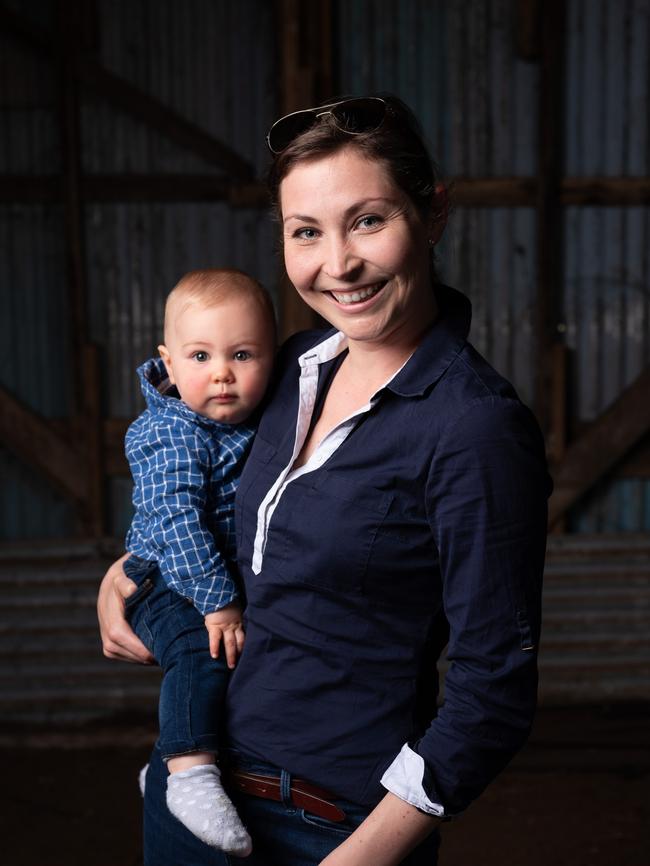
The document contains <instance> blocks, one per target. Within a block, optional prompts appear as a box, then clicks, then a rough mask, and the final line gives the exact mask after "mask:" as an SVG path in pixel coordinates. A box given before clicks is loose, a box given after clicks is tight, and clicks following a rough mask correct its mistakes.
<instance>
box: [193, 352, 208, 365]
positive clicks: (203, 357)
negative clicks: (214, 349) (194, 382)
mask: <svg viewBox="0 0 650 866" xmlns="http://www.w3.org/2000/svg"><path fill="white" fill-rule="evenodd" d="M192 357H193V358H194V360H195V361H198V362H199V364H204V363H205V362H206V361H207V360H208V357H209V356H208V353H207V352H195V353H194V354H193V355H192Z"/></svg>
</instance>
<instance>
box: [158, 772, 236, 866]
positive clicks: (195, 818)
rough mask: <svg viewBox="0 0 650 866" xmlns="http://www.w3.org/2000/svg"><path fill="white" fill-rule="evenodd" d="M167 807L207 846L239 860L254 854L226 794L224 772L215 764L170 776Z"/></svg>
mask: <svg viewBox="0 0 650 866" xmlns="http://www.w3.org/2000/svg"><path fill="white" fill-rule="evenodd" d="M167 807H168V808H169V811H170V812H171V813H172V815H174V817H176V818H178V820H179V821H180V822H181V824H184V825H185V826H186V827H187V829H188V830H189V831H190V832H191V833H194V835H195V836H197V837H198V838H199V839H200V840H201V841H202V842H205V843H206V844H207V845H212V846H213V847H214V848H219V849H220V850H221V851H225V853H226V854H234V855H235V856H238V857H246V856H248V854H250V852H251V851H252V848H253V845H252V842H251V837H250V836H249V835H248V833H247V832H246V828H245V827H244V825H243V824H242V822H241V821H240V820H239V815H238V814H237V811H236V809H235V807H234V806H233V804H232V803H231V802H230V799H229V797H228V795H227V794H226V792H225V791H224V789H223V786H222V785H221V773H220V772H219V769H218V767H216V766H215V765H214V764H201V765H200V766H198V767H191V768H190V769H189V770H183V771H182V772H180V773H170V775H169V778H168V779H167Z"/></svg>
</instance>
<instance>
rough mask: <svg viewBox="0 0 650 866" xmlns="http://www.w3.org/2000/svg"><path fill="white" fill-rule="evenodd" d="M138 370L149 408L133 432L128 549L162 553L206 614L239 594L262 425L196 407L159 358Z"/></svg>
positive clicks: (159, 557) (151, 556)
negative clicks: (254, 454)
mask: <svg viewBox="0 0 650 866" xmlns="http://www.w3.org/2000/svg"><path fill="white" fill-rule="evenodd" d="M138 375H139V377H140V382H141V386H142V393H143V394H144V397H145V400H146V402H147V409H146V410H145V411H144V412H143V413H142V414H141V415H140V416H139V417H138V418H137V419H136V420H135V421H134V422H133V424H131V426H130V427H129V429H128V431H127V434H126V456H127V458H128V461H129V465H130V467H131V473H132V475H133V481H134V488H133V505H134V506H135V516H134V518H133V521H132V523H131V527H130V529H129V532H128V534H127V537H126V548H127V550H128V551H129V553H131V554H134V555H135V556H139V557H141V558H142V559H146V560H150V561H151V560H155V561H156V562H157V563H158V567H159V568H160V571H161V574H162V576H163V578H164V580H165V582H166V583H167V585H168V586H169V588H170V589H172V590H173V591H174V592H177V593H178V594H179V595H182V596H183V597H184V598H187V599H188V600H189V601H191V602H192V603H193V604H194V606H195V607H196V609H197V610H198V611H199V612H200V613H201V614H203V615H204V616H205V614H208V613H212V612H213V611H215V610H218V609H219V608H222V607H224V606H225V605H227V604H230V602H232V601H234V600H235V599H236V598H237V587H236V585H235V582H234V580H233V578H232V576H231V574H230V568H229V564H230V563H233V562H234V559H235V530H234V499H235V491H236V489H237V484H238V483H239V476H240V475H241V471H242V468H243V464H244V460H245V458H246V456H247V454H248V451H249V449H250V445H251V442H252V440H253V436H254V434H255V431H254V429H253V428H252V427H250V426H248V425H246V424H237V425H231V424H220V423H218V422H217V421H212V420H210V419H209V418H205V417H204V416H202V415H199V414H197V413H196V412H193V411H192V410H191V409H190V408H188V407H187V406H186V405H185V403H183V402H182V400H180V399H179V398H178V396H174V395H177V393H178V392H177V391H176V389H175V388H174V386H173V385H171V383H170V382H169V379H168V378H167V373H166V370H165V366H164V364H163V362H162V361H161V360H160V359H159V358H152V359H151V360H149V361H147V362H146V363H145V364H143V365H142V366H141V367H140V368H139V369H138Z"/></svg>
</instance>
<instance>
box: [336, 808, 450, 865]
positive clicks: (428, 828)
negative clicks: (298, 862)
mask: <svg viewBox="0 0 650 866" xmlns="http://www.w3.org/2000/svg"><path fill="white" fill-rule="evenodd" d="M439 823H440V819H439V818H436V817H435V816H433V815H425V814H424V812H420V811H418V809H416V808H415V806H411V805H410V804H409V803H406V802H405V801H404V800H400V798H399V797H396V796H395V795H394V794H390V793H389V794H386V796H385V797H384V799H383V800H381V801H380V803H379V804H378V805H377V806H376V807H375V808H374V809H373V811H372V812H371V813H370V814H369V815H368V817H367V818H366V820H365V821H364V822H363V823H362V824H360V825H359V827H357V829H356V830H355V831H354V833H352V835H351V836H349V837H348V838H347V839H346V840H345V842H343V843H342V844H341V845H339V846H338V848H336V849H335V850H334V851H332V853H331V854H328V856H327V857H326V858H325V859H324V860H321V862H320V866H368V864H372V866H397V864H399V863H401V862H402V860H404V858H405V857H406V856H407V855H408V854H409V853H410V852H411V851H412V850H413V849H414V848H416V847H417V846H418V845H419V844H420V842H423V841H424V840H425V839H426V838H427V836H428V835H429V834H430V833H431V832H432V831H433V830H434V829H435V827H436V826H437V825H438V824H439Z"/></svg>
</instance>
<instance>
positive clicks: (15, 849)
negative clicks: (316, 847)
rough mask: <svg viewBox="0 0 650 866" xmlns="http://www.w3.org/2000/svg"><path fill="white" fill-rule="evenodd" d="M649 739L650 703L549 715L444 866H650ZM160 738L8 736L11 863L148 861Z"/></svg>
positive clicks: (132, 727)
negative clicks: (144, 836) (145, 835)
mask: <svg viewBox="0 0 650 866" xmlns="http://www.w3.org/2000/svg"><path fill="white" fill-rule="evenodd" d="M649 733H650V708H649V707H644V706H632V707H631V706H616V705H614V706H611V707H599V708H580V709H556V710H551V709H546V710H542V711H540V713H539V716H538V721H537V723H536V726H535V730H534V732H533V735H532V737H531V740H530V742H529V744H528V746H527V747H526V748H525V749H524V751H523V752H522V753H521V754H520V755H519V756H518V757H517V758H516V759H515V761H514V762H513V763H512V764H511V766H510V767H509V768H508V769H507V770H506V771H505V772H504V773H503V774H502V776H501V777H500V778H499V779H497V780H496V781H495V782H494V783H493V784H492V786H491V787H490V788H489V789H488V790H487V791H486V792H485V793H484V795H483V796H482V797H481V798H480V799H479V801H478V802H476V803H475V804H474V805H473V806H472V807H471V808H470V809H469V810H468V811H467V812H466V813H465V815H464V816H462V817H461V818H459V819H458V820H456V821H454V822H451V823H450V824H447V825H446V826H445V827H444V830H443V849H442V855H441V866H497V864H498V866H502V864H504V863H505V864H525V866H648V864H649V863H650V784H649V783H650V737H649ZM153 735H154V731H153V728H152V726H151V725H150V724H147V723H143V722H142V720H140V721H139V722H137V723H135V722H133V723H130V724H128V725H127V724H126V722H125V720H121V721H118V722H115V723H114V724H113V725H111V726H110V727H109V726H107V725H106V724H104V725H101V726H99V725H94V726H91V727H88V728H85V729H77V730H66V731H48V732H44V731H28V730H21V731H17V730H15V729H14V730H4V731H3V730H0V753H1V760H2V766H3V771H4V772H3V781H4V784H3V785H2V793H1V794H0V797H1V800H2V802H1V806H0V839H1V840H2V847H1V853H0V862H1V863H2V864H3V866H137V864H140V863H141V862H142V861H141V851H140V838H139V836H140V832H139V821H140V797H139V793H138V790H137V786H136V775H137V771H138V770H139V768H140V767H141V766H142V764H143V763H144V762H145V761H146V756H147V750H148V746H149V744H150V742H151V740H152V737H153ZM129 740H131V741H132V742H131V745H127V743H128V742H129ZM242 862H244V861H242ZM369 866H372V864H369Z"/></svg>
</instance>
